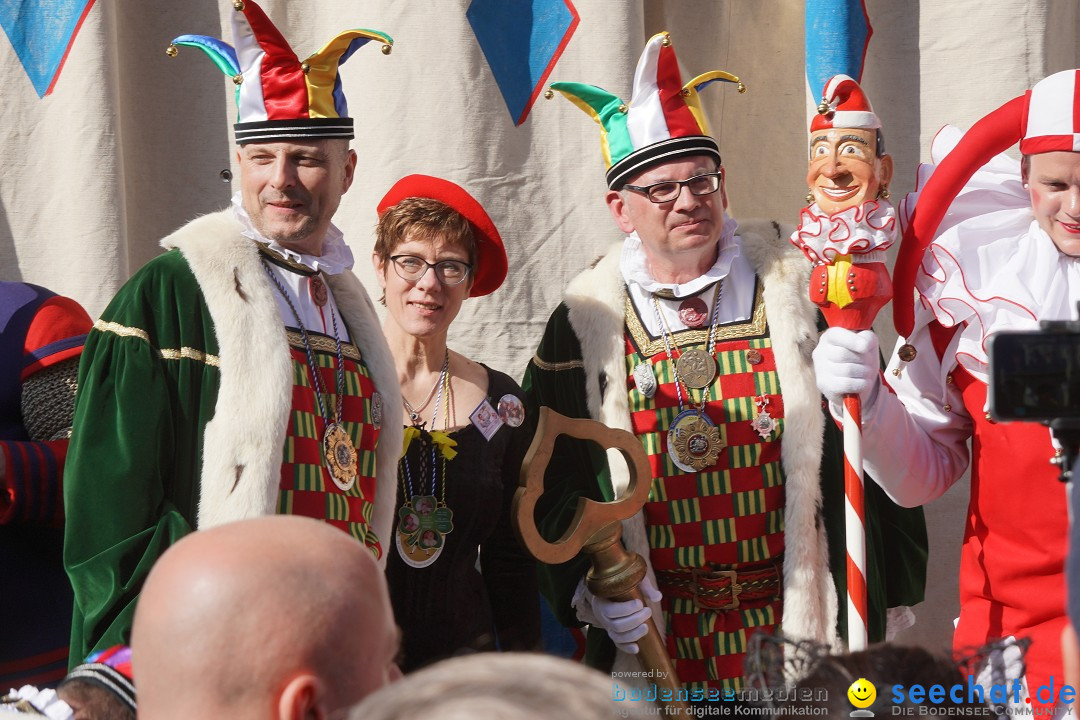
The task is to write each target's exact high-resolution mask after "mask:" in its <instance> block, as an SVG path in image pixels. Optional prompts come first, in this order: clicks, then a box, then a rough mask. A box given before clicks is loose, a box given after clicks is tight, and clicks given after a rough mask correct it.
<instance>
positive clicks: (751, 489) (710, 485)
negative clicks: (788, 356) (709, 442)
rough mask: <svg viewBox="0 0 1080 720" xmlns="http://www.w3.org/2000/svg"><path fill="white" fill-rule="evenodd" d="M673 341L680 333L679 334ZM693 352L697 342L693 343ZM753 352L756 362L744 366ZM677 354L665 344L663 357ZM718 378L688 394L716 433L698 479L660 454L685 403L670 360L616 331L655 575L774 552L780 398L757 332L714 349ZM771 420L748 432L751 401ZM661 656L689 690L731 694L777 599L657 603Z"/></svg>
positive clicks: (778, 548)
mask: <svg viewBox="0 0 1080 720" xmlns="http://www.w3.org/2000/svg"><path fill="white" fill-rule="evenodd" d="M687 335H689V333H678V332H677V333H675V341H676V343H678V345H679V347H682V348H684V349H687V348H688V347H689V344H688V343H687V339H688V338H687ZM680 336H681V337H680ZM698 347H700V345H699V346H698ZM751 349H753V350H754V351H755V352H756V358H755V359H760V361H759V362H758V363H757V364H753V363H751V362H749V361H748V360H747V357H748V351H750V350H751ZM679 356H680V351H679V350H678V349H676V348H672V357H673V358H674V359H676V360H677V359H678V358H679ZM714 357H715V358H716V361H717V367H718V368H719V375H718V376H717V378H716V380H715V381H714V382H713V383H712V384H711V385H710V386H709V387H708V388H706V390H704V391H702V390H691V391H690V392H691V398H692V400H693V401H697V402H700V400H701V394H702V392H706V393H708V395H707V400H706V404H705V414H706V415H707V416H708V417H709V419H710V420H712V421H713V423H714V424H715V425H716V427H717V428H719V430H720V439H721V441H722V442H723V444H724V446H725V447H724V449H723V450H722V451H721V453H720V457H719V459H718V462H717V463H716V464H715V465H713V466H712V467H709V468H706V469H705V470H704V471H702V472H699V473H687V472H684V471H683V470H681V469H679V468H678V467H677V466H676V465H675V464H674V463H673V462H672V461H671V458H670V456H669V454H668V443H667V434H668V430H669V429H670V426H671V422H672V420H673V419H674V418H675V416H676V415H678V414H679V412H680V411H681V410H682V409H685V408H686V407H688V406H689V405H688V403H687V398H686V387H685V385H684V386H682V400H683V407H682V408H680V406H679V398H678V395H677V393H676V379H675V376H674V373H673V371H672V365H673V363H672V361H671V360H669V359H668V356H667V353H666V352H665V351H663V350H661V351H660V352H657V353H654V354H653V355H652V356H648V357H647V356H645V355H643V354H642V353H641V351H640V350H639V348H638V347H637V345H636V344H635V342H634V339H633V337H632V336H631V334H630V333H627V334H626V370H627V380H626V383H627V387H626V389H627V393H628V397H629V402H630V423H631V425H632V427H633V430H634V433H635V434H636V435H637V436H638V437H639V438H640V439H641V443H642V445H643V446H644V447H645V450H646V452H647V453H648V455H649V465H650V470H651V472H652V477H653V484H652V491H651V493H650V494H649V502H648V503H646V505H645V508H644V510H645V523H646V525H647V527H648V538H649V547H650V560H651V561H652V566H653V569H654V570H656V571H658V572H662V571H665V570H675V569H678V568H682V569H688V570H694V569H703V568H715V569H723V570H739V569H741V568H745V567H748V566H751V567H761V566H762V565H763V564H764V563H767V562H768V561H770V560H776V559H778V558H780V557H781V555H782V553H783V551H784V534H783V532H784V482H783V469H782V467H781V465H780V436H781V435H782V434H783V428H784V425H783V399H782V397H781V395H780V383H779V380H778V379H777V377H776V365H775V363H774V361H773V356H772V343H771V342H770V340H769V338H768V337H767V336H764V337H758V338H754V339H748V340H732V341H727V342H721V343H717V344H716V352H715V355H714ZM642 362H647V363H649V364H650V365H651V366H652V368H653V374H654V376H655V377H656V380H657V388H656V392H655V394H654V395H653V397H651V398H648V397H646V396H645V395H643V394H642V393H641V392H640V390H639V389H638V387H637V384H636V382H635V381H634V375H633V373H634V367H635V366H637V365H638V364H639V363H642ZM762 396H763V397H764V398H766V399H767V400H768V401H769V402H768V404H767V405H766V406H765V407H766V409H767V410H768V412H769V414H770V415H771V416H772V417H773V419H774V420H776V422H777V427H776V429H775V430H773V432H772V434H771V435H770V436H769V437H768V439H767V440H762V438H761V436H760V435H759V434H758V433H757V431H756V430H755V429H754V428H752V427H751V425H750V421H751V419H752V418H753V417H754V416H755V415H757V412H758V410H757V406H756V405H755V403H754V398H755V397H762ZM663 609H664V623H665V625H666V633H665V634H666V636H667V645H668V652H669V653H670V654H671V657H672V658H673V659H674V661H675V671H676V672H677V673H678V675H679V678H680V679H681V680H682V682H683V684H684V685H686V686H688V687H691V688H696V689H702V690H704V689H707V688H710V687H715V688H730V689H734V688H738V687H740V686H741V679H742V675H743V669H742V668H743V657H744V655H745V652H746V642H747V639H748V637H749V635H750V634H752V633H753V632H756V631H759V630H762V631H765V632H772V631H773V630H774V629H775V627H776V625H777V624H778V622H779V619H780V614H781V610H782V602H781V601H780V599H779V596H777V597H776V598H775V599H773V600H771V601H767V602H759V603H748V604H747V606H740V607H739V608H737V609H734V610H706V609H698V608H696V607H695V604H694V601H693V600H689V599H685V598H672V597H669V596H668V595H667V594H665V596H664V600H663Z"/></svg>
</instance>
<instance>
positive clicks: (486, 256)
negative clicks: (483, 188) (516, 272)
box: [376, 175, 507, 297]
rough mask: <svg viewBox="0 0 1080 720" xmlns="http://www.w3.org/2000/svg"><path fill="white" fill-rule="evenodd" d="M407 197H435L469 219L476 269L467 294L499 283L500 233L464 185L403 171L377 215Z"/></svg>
mask: <svg viewBox="0 0 1080 720" xmlns="http://www.w3.org/2000/svg"><path fill="white" fill-rule="evenodd" d="M406 198H428V199H429V200H438V201H439V202H441V203H442V204H443V205H446V206H447V207H449V208H451V209H452V210H455V211H457V212H458V213H459V214H460V215H461V216H462V217H464V218H465V219H466V220H468V221H469V225H470V226H471V227H472V231H473V238H474V239H475V240H476V269H475V271H474V273H473V286H472V289H471V290H470V291H469V297H480V296H481V295H488V294H489V293H493V292H495V291H496V290H497V289H498V288H499V286H500V285H502V283H503V280H505V279H506V271H507V262H506V249H505V248H504V247H503V241H502V236H500V235H499V230H498V229H497V228H496V227H495V223H494V222H492V220H491V218H490V217H489V216H488V214H487V212H486V211H485V210H484V207H483V206H482V205H481V204H480V203H479V202H477V200H476V198H474V197H473V196H472V195H470V194H469V193H468V191H466V190H465V188H463V187H461V186H460V185H457V184H455V183H452V182H450V181H449V180H443V179H442V178H437V177H432V176H431V175H406V176H405V177H403V178H401V179H400V180H398V181H397V182H396V183H394V186H393V187H392V188H390V189H389V190H387V191H386V195H384V196H383V199H382V200H380V201H379V205H378V207H377V208H376V211H377V212H378V213H379V217H382V214H383V213H384V212H386V211H387V210H389V209H390V208H392V207H394V206H395V205H397V204H398V203H399V202H401V201H402V200H404V199H406Z"/></svg>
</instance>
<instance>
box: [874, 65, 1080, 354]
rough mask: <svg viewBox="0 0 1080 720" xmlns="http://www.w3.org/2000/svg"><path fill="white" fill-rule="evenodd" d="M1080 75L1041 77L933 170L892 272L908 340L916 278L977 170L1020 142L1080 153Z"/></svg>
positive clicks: (1028, 148)
mask: <svg viewBox="0 0 1080 720" xmlns="http://www.w3.org/2000/svg"><path fill="white" fill-rule="evenodd" d="M1078 86H1080V70H1063V71H1061V72H1059V73H1054V74H1053V75H1050V76H1049V77H1046V78H1043V79H1042V80H1040V81H1039V82H1038V83H1036V85H1035V87H1033V88H1032V89H1030V90H1028V91H1027V92H1026V93H1024V94H1023V95H1020V96H1018V97H1015V98H1013V99H1012V100H1009V101H1008V102H1007V103H1005V104H1004V105H1002V106H1001V107H999V108H997V109H996V110H994V111H993V112H991V113H989V114H988V115H986V116H985V117H983V118H982V119H981V120H979V121H978V122H977V123H975V124H974V125H972V126H971V129H970V130H968V131H967V132H966V133H964V136H963V137H962V138H960V142H958V143H957V144H956V147H954V148H953V149H952V151H951V152H950V153H949V154H948V155H946V156H945V158H944V159H943V160H942V161H941V163H940V164H939V165H938V166H937V167H936V168H934V174H933V175H931V176H930V179H929V180H927V182H926V186H925V187H924V188H923V189H922V191H921V192H920V193H919V202H918V204H917V205H916V206H915V211H914V213H913V214H912V216H911V221H910V222H909V223H908V226H907V228H906V229H905V230H904V238H903V240H902V241H901V243H900V252H899V253H898V255H897V257H896V265H895V271H894V273H893V289H894V291H895V292H894V296H893V297H894V301H893V322H894V323H895V325H896V331H897V332H898V333H900V335H903V336H905V337H906V336H907V335H908V334H909V333H910V332H911V329H912V327H913V325H914V321H915V309H914V304H913V299H914V293H913V290H914V288H915V276H916V274H917V272H918V269H919V265H920V264H921V263H922V258H923V254H924V253H925V252H926V248H927V247H929V245H930V243H932V242H933V241H934V238H935V237H936V236H937V229H938V226H939V225H940V224H941V220H942V218H944V217H945V213H946V212H947V211H948V209H949V206H950V205H951V204H952V201H953V200H954V199H955V198H956V196H957V195H959V194H960V191H961V190H963V188H964V186H965V185H966V184H967V182H968V180H970V179H971V176H972V175H974V174H975V171H976V170H978V169H979V168H981V167H982V166H983V165H985V164H986V163H988V162H990V160H991V159H992V158H993V157H994V156H995V155H998V154H1000V153H1003V152H1005V151H1006V150H1008V149H1009V148H1010V147H1012V146H1013V145H1015V144H1016V143H1017V141H1019V142H1020V152H1022V153H1023V154H1025V155H1039V154H1041V153H1047V152H1058V151H1065V152H1080V94H1078Z"/></svg>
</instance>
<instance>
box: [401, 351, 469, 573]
mask: <svg viewBox="0 0 1080 720" xmlns="http://www.w3.org/2000/svg"><path fill="white" fill-rule="evenodd" d="M449 370H450V350H449V349H447V351H446V358H445V359H444V360H443V367H442V371H441V372H440V373H439V380H438V382H436V383H435V388H434V389H433V393H434V395H435V407H434V409H433V410H432V414H431V432H428V431H427V430H426V429H425V428H424V423H423V422H422V421H420V418H419V412H417V413H416V414H415V415H414V414H413V413H412V411H411V410H410V413H409V414H410V416H411V418H412V421H413V423H412V425H411V426H410V427H407V428H405V450H404V452H402V455H401V460H400V461H399V462H398V468H399V470H398V476H399V477H400V478H401V489H402V493H403V494H404V496H405V502H404V503H403V504H402V506H401V507H400V508H399V509H398V527H397V532H396V533H395V535H396V542H397V550H398V555H399V556H400V557H401V559H402V560H403V561H404V562H405V564H406V565H409V566H411V567H414V568H423V567H427V566H428V565H431V564H432V563H433V562H435V561H436V560H438V559H439V556H440V555H441V554H442V551H443V548H444V547H445V545H446V535H447V534H448V533H450V532H451V531H452V530H453V529H454V513H453V511H452V510H451V509H450V508H449V507H448V506H447V504H446V461H447V460H452V459H453V458H454V456H456V455H457V451H455V450H454V449H453V448H454V446H455V445H457V443H456V442H455V441H454V440H452V439H451V438H450V435H449V433H448V432H447V430H448V429H449V427H450V372H449ZM436 391H437V392H436ZM444 396H445V398H446V402H445V404H443V398H444ZM402 400H404V396H403V397H402ZM428 402H430V398H429V399H428ZM424 405H425V406H426V405H427V402H425V403H424ZM440 406H442V408H443V429H442V431H441V432H440V431H438V430H435V425H436V422H437V421H438V418H439V407H440ZM406 409H409V406H408V403H406ZM422 409H423V408H421V410H422ZM413 440H416V441H418V442H419V443H420V444H421V448H420V452H419V453H418V455H419V457H420V467H419V475H420V478H419V482H418V483H417V484H416V486H415V488H414V485H413V475H412V469H411V468H410V467H409V457H408V449H409V445H410V444H411V443H412V442H413ZM425 451H430V452H425ZM429 455H430V460H429V459H428V456H429ZM429 468H430V471H429ZM428 476H430V477H431V486H430V490H428V488H427V487H426V486H425V485H424V479H425V478H426V477H428ZM417 492H419V493H424V494H417ZM436 496H438V498H436Z"/></svg>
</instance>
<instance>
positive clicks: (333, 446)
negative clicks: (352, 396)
mask: <svg viewBox="0 0 1080 720" xmlns="http://www.w3.org/2000/svg"><path fill="white" fill-rule="evenodd" d="M260 260H261V261H262V265H263V269H264V270H266V274H267V275H269V276H270V280H271V281H272V282H273V284H274V287H276V288H277V290H278V292H279V293H281V297H282V298H283V299H284V300H285V304H286V305H288V306H289V310H291V311H292V314H293V317H294V318H295V319H296V325H297V327H299V328H300V335H301V336H302V337H303V339H304V353H305V354H306V356H307V363H308V369H309V370H310V371H311V380H312V383H313V384H314V385H315V400H316V402H317V403H318V405H319V414H320V415H321V416H322V419H323V425H324V427H325V430H324V432H323V440H322V443H323V459H324V460H325V462H326V469H327V471H328V472H329V473H330V478H331V479H332V480H333V481H334V484H335V485H337V486H338V488H339V489H340V490H341V491H342V492H348V491H349V490H351V489H352V487H353V486H354V485H355V484H356V468H357V465H356V459H357V458H356V448H355V447H354V446H353V443H352V438H350V437H349V433H348V432H346V430H345V426H344V425H342V423H341V406H342V405H343V404H344V399H345V362H344V360H343V359H342V355H341V339H340V338H339V337H338V327H337V313H335V312H334V306H333V305H331V306H330V319H331V322H332V323H333V327H334V346H335V348H336V350H337V373H336V380H337V400H336V402H335V403H334V405H335V410H336V414H335V418H334V419H333V420H331V418H330V413H329V412H328V411H327V409H326V404H325V403H324V402H323V388H322V381H321V380H320V378H319V367H318V365H317V364H316V363H315V353H314V351H313V350H312V349H311V339H310V338H309V337H308V332H307V328H305V327H304V321H303V320H301V319H300V313H299V312H297V311H296V306H295V305H293V302H292V299H291V298H290V297H289V293H288V292H287V291H286V290H285V286H284V285H282V284H281V280H279V279H278V277H277V275H275V274H274V271H273V270H271V269H270V265H269V263H267V261H266V260H265V259H263V258H260Z"/></svg>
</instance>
